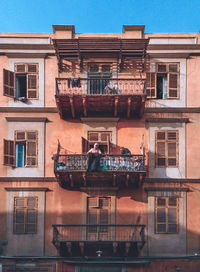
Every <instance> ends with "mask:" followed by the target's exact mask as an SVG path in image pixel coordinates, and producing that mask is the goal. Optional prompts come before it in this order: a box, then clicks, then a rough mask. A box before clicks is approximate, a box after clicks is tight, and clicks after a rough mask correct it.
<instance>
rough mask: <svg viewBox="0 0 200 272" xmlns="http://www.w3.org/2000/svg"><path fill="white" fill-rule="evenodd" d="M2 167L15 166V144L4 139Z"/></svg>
mask: <svg viewBox="0 0 200 272" xmlns="http://www.w3.org/2000/svg"><path fill="white" fill-rule="evenodd" d="M4 165H10V166H15V142H14V141H11V140H5V139H4Z"/></svg>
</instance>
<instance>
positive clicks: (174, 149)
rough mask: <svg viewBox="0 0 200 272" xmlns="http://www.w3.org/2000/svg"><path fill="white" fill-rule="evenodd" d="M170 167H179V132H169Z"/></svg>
mask: <svg viewBox="0 0 200 272" xmlns="http://www.w3.org/2000/svg"><path fill="white" fill-rule="evenodd" d="M167 140H168V141H167V149H168V156H167V157H168V166H178V132H177V131H168V132H167Z"/></svg>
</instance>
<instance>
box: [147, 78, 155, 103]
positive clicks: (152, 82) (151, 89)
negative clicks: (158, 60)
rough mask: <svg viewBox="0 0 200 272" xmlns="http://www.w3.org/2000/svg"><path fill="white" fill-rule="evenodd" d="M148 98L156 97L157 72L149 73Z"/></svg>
mask: <svg viewBox="0 0 200 272" xmlns="http://www.w3.org/2000/svg"><path fill="white" fill-rule="evenodd" d="M147 98H156V73H147Z"/></svg>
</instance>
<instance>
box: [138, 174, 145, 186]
mask: <svg viewBox="0 0 200 272" xmlns="http://www.w3.org/2000/svg"><path fill="white" fill-rule="evenodd" d="M143 179H144V175H143V174H139V186H140V185H141V184H142V182H143Z"/></svg>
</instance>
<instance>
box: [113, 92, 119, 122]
mask: <svg viewBox="0 0 200 272" xmlns="http://www.w3.org/2000/svg"><path fill="white" fill-rule="evenodd" d="M118 102H119V97H118V96H115V113H114V116H115V117H116V116H117V108H118Z"/></svg>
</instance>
